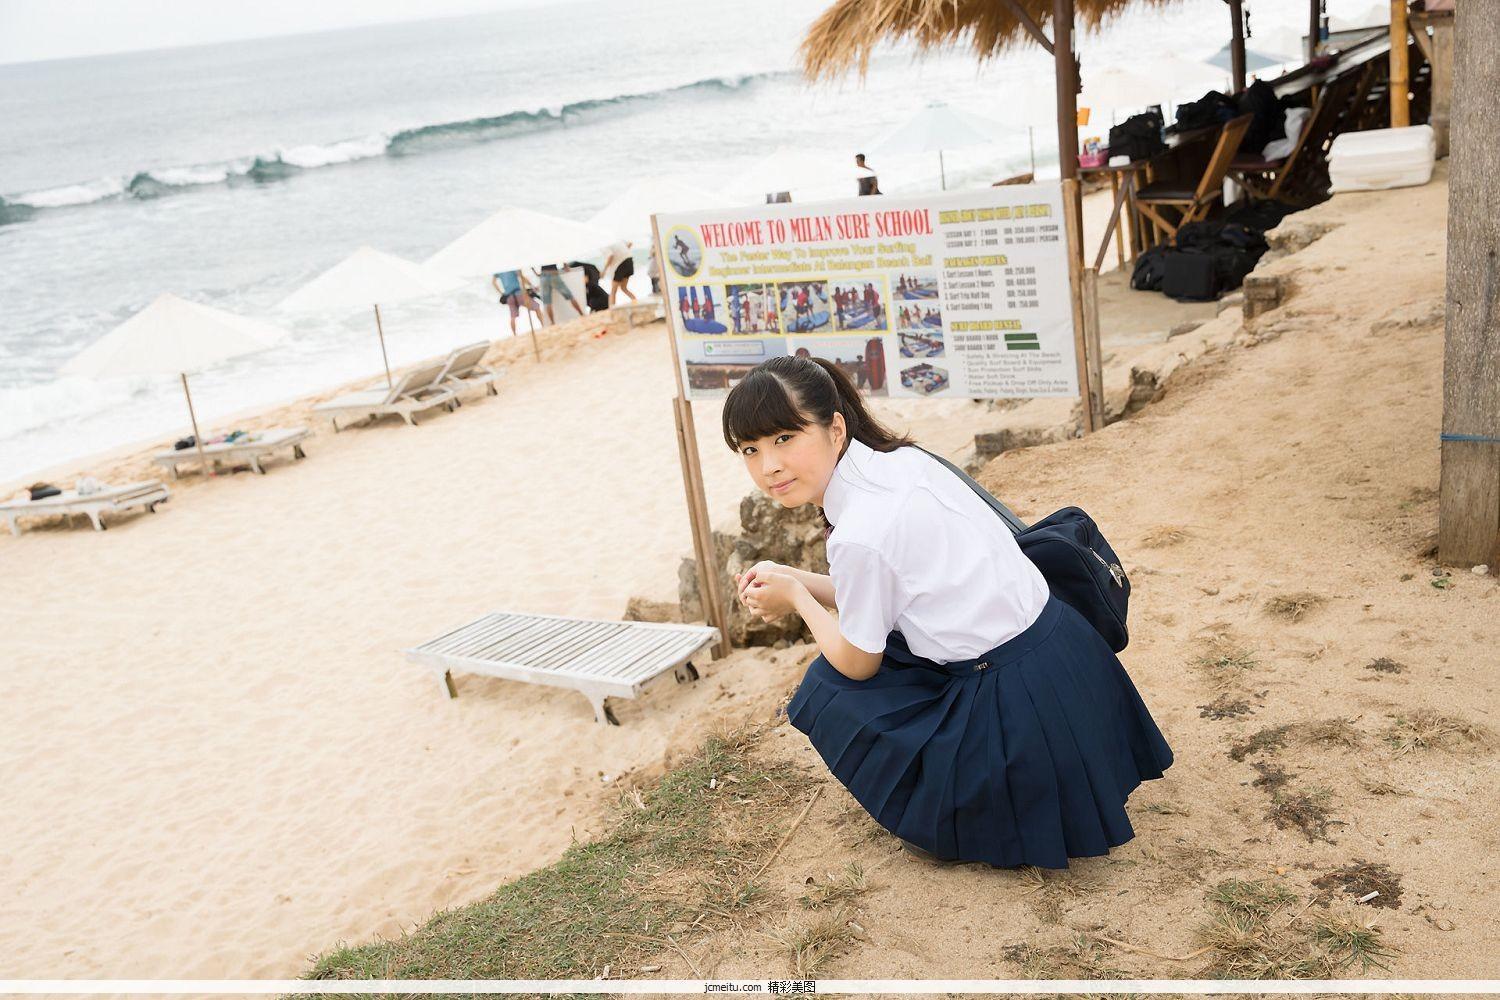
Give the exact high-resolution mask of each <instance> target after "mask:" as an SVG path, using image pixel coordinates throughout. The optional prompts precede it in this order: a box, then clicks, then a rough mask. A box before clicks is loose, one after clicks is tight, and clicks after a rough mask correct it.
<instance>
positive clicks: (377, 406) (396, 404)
mask: <svg viewBox="0 0 1500 1000" xmlns="http://www.w3.org/2000/svg"><path fill="white" fill-rule="evenodd" d="M445 367H446V364H436V365H425V366H423V367H421V368H414V369H412V370H411V371H409V372H407V373H406V374H405V375H403V376H401V377H400V378H398V379H397V380H396V381H395V384H393V385H391V386H390V387H385V386H381V387H380V388H376V389H366V390H365V391H363V392H350V393H345V394H344V395H342V396H339V397H337V398H335V399H330V400H329V401H328V402H326V403H318V404H317V405H316V406H314V407H313V409H314V410H317V411H318V412H319V413H326V414H328V415H329V419H331V420H332V421H333V429H334V431H335V432H337V431H338V430H339V414H341V413H343V414H349V413H352V414H357V416H356V418H355V419H357V420H363V419H366V418H374V417H379V416H383V415H385V414H387V413H396V414H400V416H401V418H402V419H403V420H405V421H406V422H407V423H409V424H411V425H412V426H413V427H415V426H416V424H417V414H418V413H421V412H423V411H425V410H431V409H433V408H435V407H438V406H446V407H448V409H450V410H451V409H453V404H454V402H455V401H456V398H457V396H456V394H455V393H454V391H453V390H452V389H450V388H448V387H447V386H443V385H439V384H438V379H439V377H440V376H441V375H442V373H443V369H444V368H445Z"/></svg>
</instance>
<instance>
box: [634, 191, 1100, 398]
mask: <svg viewBox="0 0 1500 1000" xmlns="http://www.w3.org/2000/svg"><path fill="white" fill-rule="evenodd" d="M1062 219H1063V210H1062V189H1061V186H1060V185H1059V184H1055V183H1054V184H1033V185H1013V186H1004V187H994V188H985V189H981V190H978V191H961V192H950V193H946V194H940V195H932V196H926V197H912V198H891V197H883V198H878V199H873V198H859V199H849V200H845V201H834V202H823V203H817V204H800V205H798V204H781V205H765V206H756V207H753V208H744V209H735V210H727V211H712V212H702V213H682V214H678V215H669V216H660V217H658V218H657V220H656V222H657V227H658V234H659V236H658V239H659V244H658V247H657V252H658V254H659V255H660V259H661V260H662V261H664V262H665V263H666V264H668V265H670V267H669V268H666V267H664V269H663V270H664V273H665V276H666V279H667V288H666V297H667V302H668V311H669V313H670V315H671V319H672V324H673V330H674V336H675V339H676V343H677V347H678V351H677V354H678V357H679V364H680V365H681V366H682V370H681V373H682V376H683V383H684V386H685V388H686V390H687V392H688V394H689V398H718V397H722V396H723V395H724V394H725V393H726V392H728V390H729V388H730V387H731V386H732V385H733V384H734V383H735V382H737V381H738V380H739V379H740V378H743V377H744V376H745V375H746V374H747V373H748V372H749V371H750V370H751V369H753V368H754V366H755V365H757V364H759V363H761V362H763V361H764V360H766V359H767V358H772V357H777V356H784V355H793V356H804V357H821V358H826V359H827V360H828V361H830V362H832V363H834V364H835V365H838V366H839V367H841V368H843V369H844V370H845V371H847V372H848V374H849V376H850V378H851V380H853V381H854V383H855V384H856V385H857V386H858V387H859V388H860V389H861V391H863V392H866V393H868V394H870V395H874V396H908V397H918V398H955V397H956V398H999V397H1021V398H1024V397H1031V396H1076V395H1077V394H1078V376H1077V365H1076V361H1075V357H1074V337H1073V306H1072V301H1071V298H1070V291H1069V287H1070V286H1069V282H1068V258H1067V240H1066V237H1065V236H1064V230H1063V226H1062Z"/></svg>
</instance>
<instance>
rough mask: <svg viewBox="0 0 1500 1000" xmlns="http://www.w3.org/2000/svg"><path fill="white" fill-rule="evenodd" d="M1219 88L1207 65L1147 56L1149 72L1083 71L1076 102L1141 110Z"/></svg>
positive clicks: (1216, 76)
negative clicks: (1149, 60)
mask: <svg viewBox="0 0 1500 1000" xmlns="http://www.w3.org/2000/svg"><path fill="white" fill-rule="evenodd" d="M1223 85H1224V77H1223V75H1222V74H1221V73H1218V72H1217V71H1215V70H1214V69H1213V68H1212V67H1211V66H1208V65H1206V64H1204V63H1201V62H1189V61H1187V60H1185V59H1182V58H1180V57H1178V56H1175V55H1172V54H1171V53H1165V54H1162V55H1159V56H1158V55H1153V56H1152V57H1151V72H1149V73H1138V72H1136V71H1135V70H1130V69H1124V68H1122V67H1119V66H1103V67H1100V68H1098V69H1094V70H1090V69H1088V68H1085V69H1084V71H1083V94H1082V96H1080V97H1079V99H1078V103H1079V104H1081V105H1085V106H1088V107H1094V108H1144V107H1146V106H1148V105H1151V104H1163V103H1165V102H1166V101H1167V100H1168V99H1171V98H1176V97H1181V96H1182V95H1184V94H1188V93H1191V94H1192V95H1193V96H1194V97H1198V96H1201V95H1202V93H1203V92H1204V91H1205V90H1208V89H1209V88H1211V87H1222V86H1223Z"/></svg>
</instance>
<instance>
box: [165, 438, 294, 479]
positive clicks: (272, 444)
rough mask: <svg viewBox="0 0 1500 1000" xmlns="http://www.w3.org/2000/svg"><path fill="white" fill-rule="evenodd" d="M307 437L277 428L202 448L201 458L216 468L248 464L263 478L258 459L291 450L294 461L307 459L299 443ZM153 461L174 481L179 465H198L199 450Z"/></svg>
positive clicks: (185, 450) (171, 453)
mask: <svg viewBox="0 0 1500 1000" xmlns="http://www.w3.org/2000/svg"><path fill="white" fill-rule="evenodd" d="M309 434H311V431H309V430H308V429H307V428H306V427H276V428H273V429H271V430H268V431H256V432H254V433H252V434H249V435H247V436H246V437H242V438H239V439H237V440H235V441H220V442H219V443H217V444H205V445H204V446H203V456H204V457H205V458H207V459H208V460H209V461H210V462H211V463H212V464H213V465H214V466H215V467H217V466H219V465H220V464H224V465H230V466H233V465H239V464H241V463H248V464H249V466H250V468H251V469H252V470H254V471H255V472H256V473H257V474H258V475H262V476H263V475H265V474H266V470H265V469H263V468H262V467H261V464H260V463H261V459H263V458H265V457H266V456H267V455H269V454H271V453H272V452H274V451H276V450H277V449H278V448H290V449H292V460H293V461H296V460H297V459H302V458H306V457H307V453H306V452H304V451H303V450H302V442H303V441H306V440H307V438H308V436H309ZM152 461H154V462H155V463H156V464H157V465H164V466H166V467H167V468H169V469H171V470H172V478H173V479H176V478H177V467H178V466H179V465H181V464H183V463H187V464H188V465H191V464H193V463H194V462H196V461H198V449H197V448H182V449H173V450H171V451H162V452H158V453H157V455H156V457H155V458H154V459H152Z"/></svg>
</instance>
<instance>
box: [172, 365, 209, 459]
mask: <svg viewBox="0 0 1500 1000" xmlns="http://www.w3.org/2000/svg"><path fill="white" fill-rule="evenodd" d="M179 377H180V378H181V379H182V395H183V396H184V397H185V398H186V399H187V406H188V420H190V421H191V422H192V424H193V446H194V447H195V448H197V449H198V465H199V467H201V468H202V469H203V474H204V475H205V476H208V475H212V472H213V470H212V469H211V468H210V467H209V464H208V456H207V455H205V454H204V453H203V432H202V431H200V430H199V429H198V414H197V413H195V412H194V411H193V394H192V393H191V392H189V391H188V381H187V372H180V373H179Z"/></svg>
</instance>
